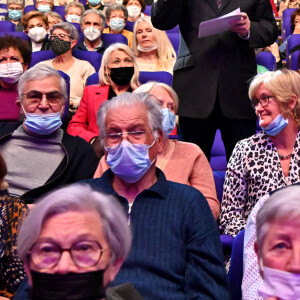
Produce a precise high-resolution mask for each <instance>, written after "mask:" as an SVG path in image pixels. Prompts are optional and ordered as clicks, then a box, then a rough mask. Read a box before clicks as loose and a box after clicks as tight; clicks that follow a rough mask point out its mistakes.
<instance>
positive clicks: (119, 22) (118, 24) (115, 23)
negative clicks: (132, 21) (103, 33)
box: [109, 18, 125, 32]
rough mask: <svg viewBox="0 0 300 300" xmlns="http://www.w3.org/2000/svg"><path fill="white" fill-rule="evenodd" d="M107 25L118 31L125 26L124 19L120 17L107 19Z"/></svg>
mask: <svg viewBox="0 0 300 300" xmlns="http://www.w3.org/2000/svg"><path fill="white" fill-rule="evenodd" d="M109 26H110V28H111V29H112V30H114V31H117V32H120V31H122V30H123V28H124V26H125V21H124V20H123V19H120V18H113V19H110V21H109Z"/></svg>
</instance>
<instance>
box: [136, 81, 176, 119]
mask: <svg viewBox="0 0 300 300" xmlns="http://www.w3.org/2000/svg"><path fill="white" fill-rule="evenodd" d="M156 87H161V88H163V89H165V90H166V91H167V92H168V93H169V94H170V96H171V97H172V99H173V101H174V104H175V109H174V110H175V113H177V110H178V106H179V99H178V96H177V94H176V92H175V91H174V90H173V89H172V88H171V87H170V86H169V85H167V84H165V83H163V82H157V81H148V82H147V83H145V84H142V85H141V86H139V87H138V88H137V89H136V90H134V91H133V93H135V94H137V93H150V94H151V91H153V90H154V89H155V88H156Z"/></svg>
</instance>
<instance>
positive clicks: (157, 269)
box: [84, 93, 230, 300]
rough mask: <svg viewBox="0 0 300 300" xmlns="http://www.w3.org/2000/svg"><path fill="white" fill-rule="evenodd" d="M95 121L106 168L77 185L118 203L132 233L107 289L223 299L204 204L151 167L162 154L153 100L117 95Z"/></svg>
mask: <svg viewBox="0 0 300 300" xmlns="http://www.w3.org/2000/svg"><path fill="white" fill-rule="evenodd" d="M98 122H99V130H100V137H101V141H102V143H103V144H104V147H105V152H106V153H105V156H106V160H107V163H108V165H109V166H110V169H109V170H107V171H106V172H105V173H104V174H103V175H102V177H101V178H96V179H91V180H86V181H84V182H85V183H88V184H89V185H90V186H91V187H92V188H93V189H95V190H97V191H101V192H103V193H105V194H109V195H114V196H116V197H117V198H118V200H119V202H120V203H121V204H122V205H123V207H124V210H125V211H126V212H127V214H128V223H130V224H131V226H132V229H133V233H134V234H133V244H132V249H131V252H130V254H129V257H128V259H127V260H126V261H125V263H124V264H123V266H122V268H121V270H120V271H119V273H118V275H117V277H116V279H115V280H114V282H113V285H117V284H122V283H125V282H127V281H130V282H132V283H133V284H134V286H135V287H136V289H137V290H138V292H139V293H141V295H142V296H143V297H145V298H146V299H156V300H165V299H185V298H189V299H229V298H230V297H229V293H228V288H227V278H226V272H225V268H224V263H223V255H222V250H221V245H220V240H219V232H218V228H217V225H216V222H215V220H214V218H213V215H212V213H211V210H210V208H209V206H208V204H207V201H206V199H205V197H204V196H203V195H202V194H201V193H200V192H199V191H198V190H196V189H195V188H192V187H190V186H188V185H184V184H179V183H175V182H171V181H167V180H166V177H165V175H164V174H163V172H162V171H161V170H160V169H158V168H155V163H156V159H157V156H158V154H159V153H160V152H161V151H162V150H163V131H162V113H161V106H160V105H159V104H158V102H157V100H156V99H155V98H154V97H153V96H152V95H149V94H147V93H139V94H133V93H123V94H121V95H119V96H117V97H115V98H113V99H111V100H110V101H105V102H104V103H103V104H102V105H101V107H100V109H99V112H98Z"/></svg>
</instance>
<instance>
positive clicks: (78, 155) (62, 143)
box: [0, 65, 98, 203]
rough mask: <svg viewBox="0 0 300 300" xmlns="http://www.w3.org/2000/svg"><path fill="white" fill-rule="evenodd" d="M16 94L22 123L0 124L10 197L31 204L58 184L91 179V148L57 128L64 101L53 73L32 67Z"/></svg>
mask: <svg viewBox="0 0 300 300" xmlns="http://www.w3.org/2000/svg"><path fill="white" fill-rule="evenodd" d="M18 93H19V98H18V100H17V102H16V103H17V105H18V106H19V107H20V109H21V113H22V114H23V116H24V121H23V122H22V123H0V151H1V153H2V155H3V157H4V160H5V161H6V164H7V168H8V174H7V176H6V178H5V179H6V181H7V182H8V184H9V186H10V188H9V192H10V194H11V195H13V196H17V197H21V198H22V199H23V200H24V201H25V202H26V203H33V202H34V201H35V199H36V198H37V197H40V196H41V195H43V194H45V193H47V192H49V191H51V190H52V189H54V188H57V187H58V186H60V185H65V184H69V183H74V182H76V181H78V180H82V179H87V178H92V177H93V174H94V172H95V169H96V167H97V163H98V158H97V156H96V154H95V152H94V150H93V148H92V147H91V146H90V145H89V144H88V143H86V142H85V141H84V140H83V139H81V138H79V137H73V136H70V135H68V134H67V133H65V132H64V131H63V130H62V129H60V126H61V125H62V120H61V118H62V116H63V114H64V112H65V103H66V101H67V99H68V97H67V92H66V83H65V80H64V79H63V78H62V77H61V76H60V75H59V73H58V72H57V71H56V70H54V69H53V68H51V67H49V66H47V65H37V66H35V67H33V68H31V69H29V70H28V71H27V72H25V73H24V74H23V75H22V76H21V78H20V80H19V84H18Z"/></svg>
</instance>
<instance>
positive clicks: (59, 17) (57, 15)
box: [44, 10, 63, 23]
mask: <svg viewBox="0 0 300 300" xmlns="http://www.w3.org/2000/svg"><path fill="white" fill-rule="evenodd" d="M44 15H45V16H46V17H49V16H50V17H52V18H55V19H56V20H58V21H59V23H61V22H63V19H62V17H61V15H60V14H59V13H57V12H56V11H52V10H49V11H47V12H45V14H44Z"/></svg>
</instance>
